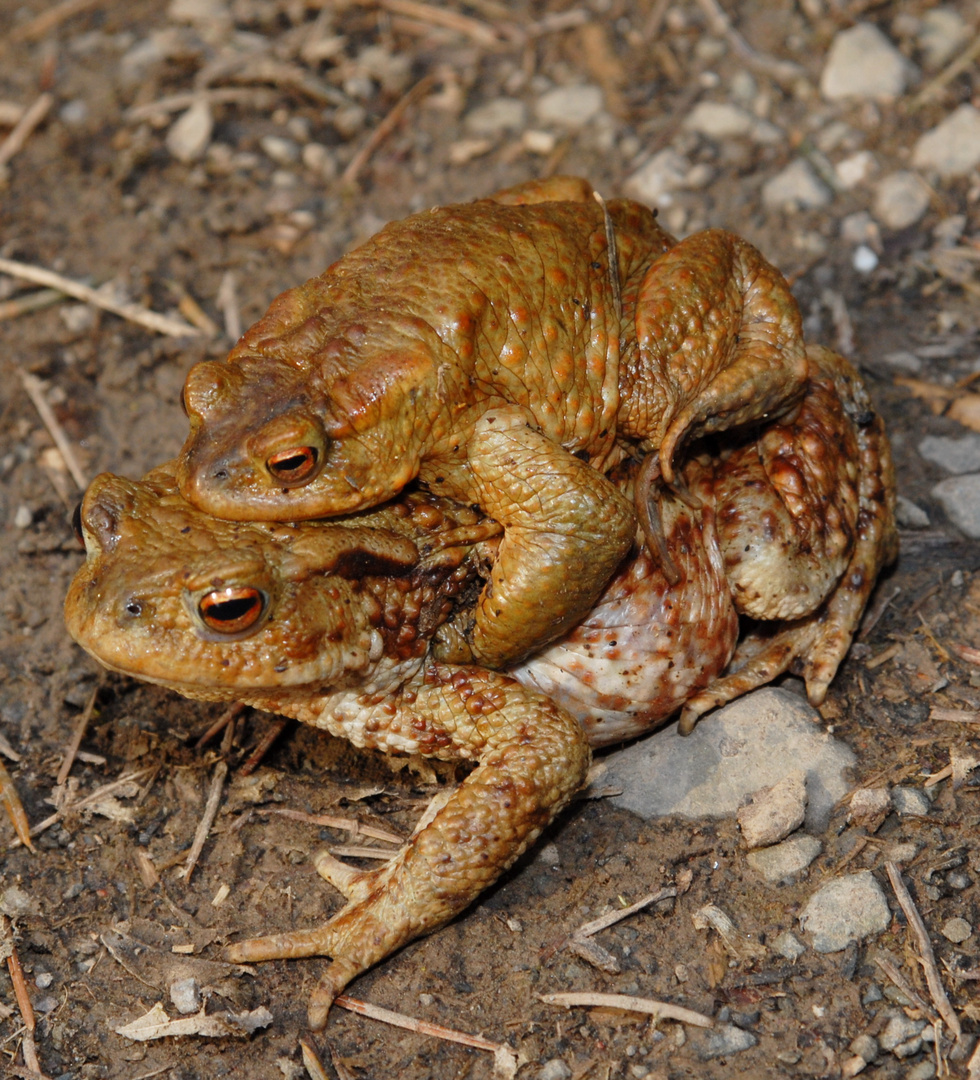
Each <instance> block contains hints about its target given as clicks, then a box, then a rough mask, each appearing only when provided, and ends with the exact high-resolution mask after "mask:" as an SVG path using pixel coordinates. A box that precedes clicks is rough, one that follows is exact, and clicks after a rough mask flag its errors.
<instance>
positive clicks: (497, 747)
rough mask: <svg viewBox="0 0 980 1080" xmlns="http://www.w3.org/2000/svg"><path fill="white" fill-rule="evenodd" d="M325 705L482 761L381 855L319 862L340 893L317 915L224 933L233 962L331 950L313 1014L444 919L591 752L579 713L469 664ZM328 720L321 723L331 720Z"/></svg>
mask: <svg viewBox="0 0 980 1080" xmlns="http://www.w3.org/2000/svg"><path fill="white" fill-rule="evenodd" d="M329 708H330V709H331V710H332V711H333V712H334V713H339V712H340V711H342V712H343V714H344V715H345V716H346V717H348V718H354V719H356V720H357V721H358V722H360V721H362V720H363V722H364V723H365V724H366V725H367V727H368V730H370V728H371V726H372V725H375V724H377V725H381V724H383V725H384V727H385V729H386V730H387V731H389V732H391V731H396V732H403V733H405V734H406V736H407V735H408V734H409V733H411V735H412V736H414V737H416V738H420V737H422V736H424V737H425V738H427V739H428V741H429V745H431V746H434V747H436V748H438V749H437V751H436V752H438V754H439V756H441V757H454V756H458V757H460V758H468V759H473V758H478V759H479V765H478V767H477V768H476V769H475V770H474V771H473V772H472V773H470V775H469V776H468V777H467V778H466V780H465V781H464V782H463V784H462V785H461V786H460V787H459V788H458V789H457V790H456V791H455V792H454V793H453V794H452V795H451V797H450V798H449V799H448V800H447V801H446V803H445V805H444V806H442V807H441V808H440V809H439V810H438V812H437V813H436V814H435V816H434V818H433V819H432V820H431V821H430V822H429V823H428V824H427V825H426V826H425V827H423V828H422V829H421V830H420V831H419V832H418V833H417V834H416V835H415V836H414V837H413V838H412V839H411V840H410V841H409V843H408V844H407V845H406V847H404V848H403V849H402V851H401V852H399V854H398V855H397V856H396V857H395V858H394V859H393V860H392V861H391V862H390V863H388V864H387V865H386V866H384V867H382V868H381V869H379V870H374V871H357V870H350V871H349V872H348V873H342V872H339V871H338V870H337V867H335V866H326V865H322V862H323V861H322V860H321V865H320V866H319V867H318V869H320V870H321V873H322V872H323V871H324V870H326V871H327V872H328V874H329V876H330V877H331V878H332V879H333V880H334V881H335V882H336V883H337V884H338V885H340V886H341V889H342V891H343V892H345V893H346V894H347V896H348V903H347V904H346V905H345V907H344V908H343V909H342V910H341V911H340V912H339V913H338V914H336V915H335V916H334V917H333V918H332V919H330V920H329V922H327V923H325V924H324V925H323V926H320V927H317V928H314V929H311V930H301V931H296V932H294V933H285V934H274V935H271V936H269V937H263V938H255V939H253V940H250V941H243V942H239V943H238V944H235V945H232V946H231V947H230V948H229V949H228V950H227V952H226V955H227V956H228V957H229V958H230V959H232V960H233V961H234V962H236V963H245V962H252V961H259V960H271V959H292V958H297V957H305V956H329V957H331V963H330V965H329V967H328V968H327V971H326V972H325V974H324V975H323V977H322V979H321V980H320V983H319V985H318V986H317V988H316V990H315V991H314V993H313V997H312V999H311V1001H310V1007H309V1022H310V1026H311V1027H312V1028H313V1029H314V1030H319V1029H321V1028H322V1027H323V1026H324V1024H325V1023H326V1018H327V1012H328V1010H329V1008H330V1005H331V1003H332V1002H333V1000H334V998H335V997H336V996H337V994H339V993H340V992H341V991H342V990H343V988H344V987H345V986H346V985H347V983H348V982H350V980H351V979H353V978H354V977H355V976H356V975H358V974H360V973H361V972H363V971H366V970H367V969H368V968H369V967H371V966H372V965H373V964H375V963H377V962H378V961H379V960H382V959H383V958H384V957H386V956H387V955H388V954H389V953H392V952H394V951H395V950H396V949H398V948H400V947H401V946H402V945H405V944H407V943H408V942H409V941H412V940H414V939H415V938H417V937H421V936H422V935H424V934H427V933H429V932H430V931H432V930H435V929H437V928H438V927H440V926H442V925H443V924H444V923H446V922H448V921H449V920H450V919H452V918H453V917H454V916H455V915H457V914H458V913H459V912H460V911H462V910H463V908H465V907H466V906H467V905H468V904H469V903H470V902H471V901H472V900H474V899H475V898H476V897H477V896H478V895H479V894H480V893H481V892H482V891H483V890H484V889H485V888H486V887H487V886H488V885H490V884H491V883H492V882H493V881H494V880H496V878H497V877H498V876H499V875H500V874H501V873H502V872H503V871H504V870H505V869H506V868H507V867H508V866H510V864H511V863H512V862H513V861H514V860H515V859H516V858H517V857H518V856H519V855H520V854H521V853H522V852H523V851H524V850H525V849H526V848H527V847H528V846H529V845H530V844H531V843H533V842H534V840H535V839H536V838H537V836H538V835H539V834H540V832H541V830H542V829H543V828H544V827H545V826H546V825H547V824H548V823H549V822H550V821H551V820H552V818H553V817H554V816H555V814H557V813H558V811H559V810H560V809H561V808H562V807H563V806H564V805H565V804H566V803H567V802H568V800H569V799H570V798H571V796H572V795H573V794H574V792H575V791H576V790H577V789H578V788H579V787H581V785H582V784H583V783H584V781H585V775H586V772H587V771H588V767H589V761H590V754H589V748H588V744H587V742H586V737H585V733H584V731H583V730H582V727H581V726H580V725H579V723H578V722H577V721H576V720H574V719H573V718H572V717H571V716H570V715H569V714H568V713H566V712H565V711H564V710H562V709H560V708H559V707H558V706H557V705H555V704H554V703H553V702H551V701H550V700H549V699H548V698H546V697H544V696H543V695H541V694H537V693H534V692H532V691H528V690H525V689H524V688H523V687H520V686H518V685H517V684H516V683H515V682H514V681H513V680H511V679H509V678H507V677H505V676H502V675H497V674H495V673H494V672H487V671H482V670H480V669H477V668H452V667H442V666H438V665H433V666H432V667H430V668H429V669H428V670H427V672H426V674H425V678H424V682H423V680H422V678H421V677H420V678H419V679H417V680H415V681H414V682H410V683H409V684H408V686H407V687H406V689H405V690H404V691H403V692H402V693H400V694H398V695H396V696H394V697H389V698H385V700H384V701H383V702H382V703H381V704H378V703H376V702H375V701H372V700H371V699H368V698H364V697H358V695H356V694H354V693H347V694H340V695H336V696H334V697H332V698H330V699H329ZM326 726H328V727H329V724H327V725H326Z"/></svg>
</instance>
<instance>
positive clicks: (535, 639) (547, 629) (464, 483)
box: [422, 408, 636, 668]
mask: <svg viewBox="0 0 980 1080" xmlns="http://www.w3.org/2000/svg"><path fill="white" fill-rule="evenodd" d="M429 475H430V474H429V473H423V474H422V478H423V479H424V480H428V478H429ZM450 483H451V484H452V487H449V488H443V489H440V491H445V492H446V493H447V494H452V495H453V496H454V497H455V498H459V499H462V500H464V501H475V502H477V503H479V505H480V506H481V507H482V508H483V510H484V512H485V513H487V514H488V515H489V516H490V517H492V518H495V519H496V520H497V521H499V522H500V523H501V524H502V525H503V526H504V537H503V539H502V541H501V543H500V548H499V551H498V553H497V558H496V560H495V562H494V565H493V569H492V571H491V575H490V581H489V583H488V585H487V586H486V588H485V589H484V590H483V593H482V594H481V596H480V599H479V602H478V604H477V607H476V612H475V615H476V622H475V625H474V627H473V630H472V634H471V635H470V648H471V650H472V656H471V657H464V658H460V657H457V656H449V655H447V654H445V653H443V654H441V658H442V659H451V660H459V659H466V660H469V659H473V660H474V661H475V662H477V663H480V664H485V665H487V666H488V667H494V668H503V667H506V666H508V665H509V664H512V663H515V662H517V661H519V660H521V659H523V657H524V656H526V655H527V654H528V653H530V652H532V651H533V650H535V649H537V648H540V647H541V646H542V645H545V644H547V643H548V642H550V641H554V640H555V639H556V638H557V637H559V636H560V635H561V634H562V633H563V632H564V631H565V630H567V629H569V628H570V627H571V626H573V625H574V624H575V623H577V622H578V621H579V620H580V619H581V618H582V617H583V616H584V615H585V614H586V613H587V612H588V611H589V610H590V608H591V607H592V605H593V604H594V603H595V601H596V599H597V598H598V596H599V594H600V593H601V592H602V589H603V588H604V587H605V585H606V583H607V582H608V581H609V579H610V578H611V577H612V575H613V573H614V572H615V570H616V568H617V567H618V566H619V564H620V563H621V562H622V561H623V559H624V558H625V556H626V554H627V553H628V552H629V550H630V548H631V546H632V544H633V540H634V537H635V535H636V515H635V513H634V511H633V507H632V505H631V503H630V500H629V499H627V498H626V496H625V495H623V494H622V492H620V491H619V490H618V489H617V488H616V487H615V486H614V485H613V484H612V483H611V482H610V481H609V480H608V479H606V477H605V476H603V475H602V474H601V473H600V472H598V471H597V470H596V469H594V468H592V466H591V465H589V464H588V463H587V462H585V461H582V460H580V459H579V458H577V457H575V456H574V455H572V454H570V453H569V452H568V451H567V450H564V449H563V448H562V447H561V446H559V445H558V444H557V443H556V442H554V441H553V440H552V439H549V438H548V437H547V436H546V435H543V434H542V433H541V432H540V431H538V430H537V429H536V428H534V427H532V426H531V425H530V424H529V423H528V419H527V416H526V414H525V413H524V412H523V411H521V410H520V409H505V408H501V409H495V410H492V411H490V412H488V413H486V414H484V416H483V417H481V419H480V420H479V421H478V422H477V424H476V425H475V428H474V433H473V436H472V437H471V439H470V440H469V442H468V447H467V461H466V467H465V469H464V470H459V469H457V470H455V474H454V475H452V476H450Z"/></svg>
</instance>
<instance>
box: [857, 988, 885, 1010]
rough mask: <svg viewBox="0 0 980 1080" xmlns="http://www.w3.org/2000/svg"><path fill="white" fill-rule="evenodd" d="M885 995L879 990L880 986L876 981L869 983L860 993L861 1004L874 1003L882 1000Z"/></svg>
mask: <svg viewBox="0 0 980 1080" xmlns="http://www.w3.org/2000/svg"><path fill="white" fill-rule="evenodd" d="M884 997H885V995H884V994H883V993H882V992H881V987H880V986H879V985H878V984H877V983H869V984H868V988H867V989H866V990H865V991H864V993H863V994H862V995H861V1004H862V1005H874V1003H875V1002H876V1001H882V1000H883V999H884Z"/></svg>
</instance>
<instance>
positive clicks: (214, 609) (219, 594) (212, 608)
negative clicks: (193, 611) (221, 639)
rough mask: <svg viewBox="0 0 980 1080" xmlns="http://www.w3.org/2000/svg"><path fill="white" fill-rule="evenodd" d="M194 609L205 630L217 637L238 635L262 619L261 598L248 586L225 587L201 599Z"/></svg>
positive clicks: (259, 593) (263, 598)
mask: <svg viewBox="0 0 980 1080" xmlns="http://www.w3.org/2000/svg"><path fill="white" fill-rule="evenodd" d="M197 610H198V611H199V612H200V615H201V618H202V619H203V620H204V625H205V626H207V627H208V628H209V629H211V630H214V631H216V632H217V633H219V634H240V633H241V632H242V631H243V630H249V629H251V627H253V626H254V625H255V624H256V623H257V622H258V621H259V619H260V618H261V617H262V612H263V611H264V610H265V596H264V595H263V594H262V593H261V592H260V591H259V590H258V589H253V588H252V587H251V586H250V585H229V586H228V587H227V588H225V589H215V590H214V592H209V593H208V594H207V595H206V596H203V597H202V598H201V602H200V603H199V604H198V605H197Z"/></svg>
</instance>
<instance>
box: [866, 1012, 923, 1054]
mask: <svg viewBox="0 0 980 1080" xmlns="http://www.w3.org/2000/svg"><path fill="white" fill-rule="evenodd" d="M925 1026H926V1022H925V1020H910V1019H909V1018H908V1017H907V1016H906V1015H905V1013H897V1012H896V1013H892V1014H891V1015H890V1016H889V1018H888V1023H887V1024H886V1025H885V1028H884V1030H883V1031H882V1032H881V1034H880V1035H879V1036H878V1045H879V1046H880V1047H881V1049H882V1050H890V1051H892V1052H894V1051H895V1049H896V1048H897V1047H899V1046H903V1045H905V1044H907V1043H908V1041H909V1040H910V1039H913V1038H917V1037H918V1035H919V1033H920V1032H921V1031H922V1029H923V1028H924V1027H925ZM921 1041H922V1040H921V1039H919V1042H920V1043H921Z"/></svg>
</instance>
